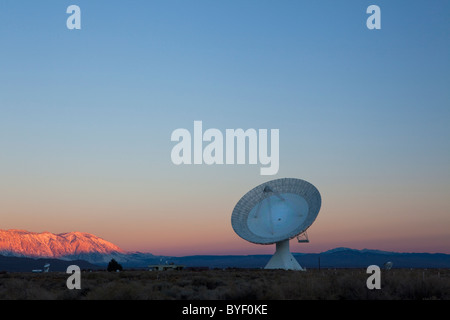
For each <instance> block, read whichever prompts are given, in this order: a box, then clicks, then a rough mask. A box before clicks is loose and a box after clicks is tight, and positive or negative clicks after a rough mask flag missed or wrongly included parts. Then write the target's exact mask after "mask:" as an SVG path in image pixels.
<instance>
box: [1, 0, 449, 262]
mask: <svg viewBox="0 0 450 320" xmlns="http://www.w3.org/2000/svg"><path fill="white" fill-rule="evenodd" d="M71 4H77V5H79V6H80V8H81V11H82V29H81V30H73V31H70V30H68V29H67V28H66V19H67V17H68V16H69V15H68V14H66V8H67V7H68V6H69V5H71ZM371 4H377V5H379V6H380V8H381V21H382V22H381V26H382V29H381V30H368V29H367V27H366V19H367V17H368V16H369V15H368V14H366V8H367V7H368V6H369V5H371ZM449 16H450V2H448V1H437V0H436V1H379V0H375V1H324V0H320V1H293V0H292V1H287V0H283V1H273V0H272V1H268V0H263V1H261V0H251V1H250V0H239V1H237V0H234V1H222V0H220V1H206V0H204V1H198V0H192V1H181V0H180V1H162V0H161V1H144V0H142V1H138V0H136V1H78V0H73V1H72V0H71V1H21V0H2V1H1V2H0V41H1V42H0V43H1V50H0V229H25V230H29V231H34V232H42V231H50V232H53V233H62V232H69V231H82V232H89V233H93V234H95V235H98V236H100V237H102V238H104V239H106V240H109V241H111V242H113V243H115V244H117V245H118V246H120V247H122V248H123V249H125V250H132V251H135V250H138V251H144V252H151V253H154V254H162V255H191V254H254V253H271V252H273V251H274V246H258V245H255V244H251V243H248V242H246V241H245V240H243V239H241V238H239V237H238V236H237V235H236V234H235V233H234V231H233V230H232V227H231V221H230V217H231V212H232V210H233V208H234V206H235V204H236V202H237V201H238V200H239V199H240V197H241V196H243V195H244V193H245V192H247V191H248V190H250V189H251V188H253V187H254V186H256V185H258V184H260V183H263V182H266V181H268V180H271V179H276V178H282V177H294V178H300V179H304V180H307V181H309V182H311V183H312V184H314V185H315V186H316V187H317V188H318V190H319V191H320V193H321V195H322V201H323V203H322V209H321V211H320V213H319V216H318V218H317V220H316V222H315V223H314V224H313V225H312V226H311V228H310V229H309V230H308V233H309V237H310V240H311V242H310V243H309V244H297V243H294V241H292V242H291V249H292V251H294V252H320V251H324V250H328V249H331V248H334V247H340V246H347V247H352V248H356V249H362V248H370V249H380V250H391V251H402V252H445V253H450V59H449V57H450V20H449ZM194 120H202V121H203V127H204V128H205V129H207V128H218V129H220V130H222V131H223V132H225V129H227V128H231V129H235V128H243V129H248V128H256V129H258V128H265V129H279V130H280V170H279V172H278V174H277V175H274V176H261V175H260V174H259V168H260V165H259V164H258V165H215V166H207V165H197V166H194V165H191V166H188V165H184V166H183V165H182V166H175V165H174V164H172V162H171V158H170V152H171V149H172V147H173V146H174V143H173V142H171V141H170V136H171V133H172V131H173V130H175V129H177V128H187V129H189V130H190V131H191V132H192V131H193V122H194Z"/></svg>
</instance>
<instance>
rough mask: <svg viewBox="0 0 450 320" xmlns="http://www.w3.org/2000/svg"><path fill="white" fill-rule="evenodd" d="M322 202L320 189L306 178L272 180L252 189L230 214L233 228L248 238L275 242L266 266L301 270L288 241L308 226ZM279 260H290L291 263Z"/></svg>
mask: <svg viewBox="0 0 450 320" xmlns="http://www.w3.org/2000/svg"><path fill="white" fill-rule="evenodd" d="M321 204H322V199H321V196H320V193H319V191H318V190H317V189H316V188H315V187H314V186H313V185H312V184H311V183H309V182H307V181H304V180H301V179H294V178H283V179H277V180H272V181H268V182H266V183H263V184H261V185H259V186H257V187H255V188H253V189H252V190H250V191H249V192H247V193H246V194H245V195H244V196H243V197H242V198H241V199H240V200H239V201H238V203H237V204H236V206H235V208H234V210H233V213H232V215H231V224H232V226H233V229H234V231H235V232H236V233H237V234H238V235H239V236H240V237H241V238H243V239H245V240H247V241H250V242H253V243H257V244H272V243H276V244H277V252H276V253H275V255H274V257H273V258H272V259H271V261H272V260H275V261H272V263H271V262H270V261H269V263H268V265H267V266H266V268H281V269H299V270H301V269H302V268H301V267H300V265H298V263H297V262H296V261H294V260H295V259H294V258H293V257H292V255H291V254H290V252H289V240H290V239H292V238H294V237H296V236H297V235H299V234H301V233H303V232H305V231H306V230H307V229H308V228H309V227H310V226H311V224H312V223H313V222H314V220H315V219H316V217H317V215H318V214H319V210H320V206H321ZM278 251H280V252H278ZM288 255H289V256H288ZM276 256H277V257H276ZM278 256H279V257H278ZM278 260H280V261H281V260H283V261H284V260H289V261H290V260H292V263H290V262H288V261H284V262H282V261H281V262H280V261H279V262H277V261H278ZM291 264H293V265H291Z"/></svg>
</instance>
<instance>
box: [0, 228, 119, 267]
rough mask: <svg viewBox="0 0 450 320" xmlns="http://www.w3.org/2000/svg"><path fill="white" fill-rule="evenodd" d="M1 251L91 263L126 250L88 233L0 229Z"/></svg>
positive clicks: (7, 254) (9, 253) (116, 255)
mask: <svg viewBox="0 0 450 320" xmlns="http://www.w3.org/2000/svg"><path fill="white" fill-rule="evenodd" d="M0 254H1V255H4V256H15V257H35V258H43V257H45V258H58V259H65V260H74V259H83V260H87V261H89V262H92V263H98V262H105V261H109V260H110V259H111V258H118V259H120V257H121V256H122V255H125V254H126V252H125V251H124V250H122V249H121V248H119V247H118V246H116V245H115V244H113V243H111V242H108V241H106V240H104V239H102V238H99V237H97V236H95V235H92V234H90V233H85V232H68V233H60V234H54V233H50V232H42V233H36V232H29V231H25V230H15V229H10V230H0Z"/></svg>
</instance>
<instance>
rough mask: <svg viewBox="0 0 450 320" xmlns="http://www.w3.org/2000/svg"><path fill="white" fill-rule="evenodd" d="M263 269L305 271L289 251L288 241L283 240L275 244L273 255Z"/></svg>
mask: <svg viewBox="0 0 450 320" xmlns="http://www.w3.org/2000/svg"><path fill="white" fill-rule="evenodd" d="M264 269H284V270H301V271H305V269H303V268H302V267H301V266H300V264H299V263H298V261H297V259H295V257H294V256H293V255H292V253H291V252H290V251H289V240H283V241H280V242H277V243H276V251H275V254H274V255H273V256H272V258H270V260H269V262H268V263H267V265H266V266H265V268H264Z"/></svg>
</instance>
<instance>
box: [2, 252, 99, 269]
mask: <svg viewBox="0 0 450 320" xmlns="http://www.w3.org/2000/svg"><path fill="white" fill-rule="evenodd" d="M47 263H49V264H50V271H61V272H65V271H66V270H67V267H68V266H70V265H72V264H74V265H77V266H79V267H80V269H82V270H98V269H101V268H102V267H100V266H97V265H94V264H91V263H89V262H87V261H83V260H74V261H65V260H58V259H49V258H42V259H33V258H18V257H5V256H2V255H0V271H7V272H31V271H32V270H39V269H43V267H44V265H45V264H47ZM103 269H106V267H103Z"/></svg>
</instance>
